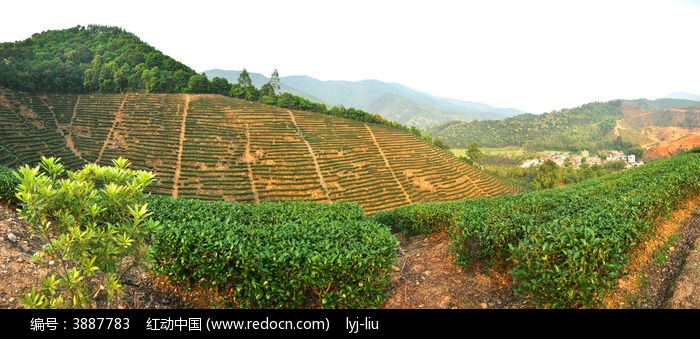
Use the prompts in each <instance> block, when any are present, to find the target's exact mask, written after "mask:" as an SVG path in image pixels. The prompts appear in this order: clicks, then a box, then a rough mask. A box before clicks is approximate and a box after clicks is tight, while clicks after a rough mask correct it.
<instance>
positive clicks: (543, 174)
mask: <svg viewBox="0 0 700 339" xmlns="http://www.w3.org/2000/svg"><path fill="white" fill-rule="evenodd" d="M562 179H563V177H562V169H561V167H559V165H557V163H555V162H554V161H552V160H547V161H545V162H544V163H543V164H542V165H539V166H538V168H537V173H535V177H534V178H533V179H532V183H533V184H534V185H535V187H537V188H539V189H544V188H554V187H556V186H557V185H559V184H560V183H561V182H562Z"/></svg>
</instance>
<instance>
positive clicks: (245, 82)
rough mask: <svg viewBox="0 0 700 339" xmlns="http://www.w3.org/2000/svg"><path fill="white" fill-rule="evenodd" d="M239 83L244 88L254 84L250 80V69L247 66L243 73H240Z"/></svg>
mask: <svg viewBox="0 0 700 339" xmlns="http://www.w3.org/2000/svg"><path fill="white" fill-rule="evenodd" d="M238 84H239V85H241V87H243V88H246V87H248V86H253V82H252V81H251V80H250V75H248V70H246V69H245V68H244V69H243V70H242V71H241V74H239V75H238Z"/></svg>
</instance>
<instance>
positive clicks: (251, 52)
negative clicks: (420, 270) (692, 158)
mask: <svg viewBox="0 0 700 339" xmlns="http://www.w3.org/2000/svg"><path fill="white" fill-rule="evenodd" d="M2 12H3V15H2V17H3V20H1V21H0V42H7V41H16V40H23V39H26V38H28V37H30V36H31V34H33V33H37V32H41V31H44V30H49V29H63V28H69V27H73V26H76V25H84V26H86V25H88V24H101V25H111V26H120V27H122V28H124V29H125V30H127V31H129V32H132V33H134V34H136V35H137V36H139V37H140V38H141V39H142V40H144V41H145V42H147V43H148V44H150V45H152V46H154V47H155V48H157V49H159V50H161V51H162V52H164V53H165V54H167V55H169V56H171V57H173V58H175V59H177V60H179V61H182V62H183V63H185V64H187V65H189V66H190V67H192V68H194V69H195V70H196V71H197V72H203V71H205V70H208V69H212V68H220V69H236V70H240V69H243V68H247V69H248V71H250V72H258V73H263V74H265V75H269V74H270V73H272V71H273V70H274V69H278V70H279V73H280V75H281V76H287V75H302V74H303V75H309V76H312V77H315V78H318V79H321V80H351V81H356V80H363V79H377V80H380V81H385V82H397V83H400V84H403V85H406V86H408V87H411V88H414V89H417V90H420V91H424V92H427V93H430V94H433V95H437V96H444V97H451V98H456V99H462V100H468V101H477V102H483V103H487V104H490V105H493V106H497V107H514V108H519V109H521V110H525V111H528V112H532V113H542V112H545V111H551V110H555V109H560V108H565V107H574V106H578V105H581V104H583V103H586V102H590V101H606V100H610V99H618V98H629V99H634V98H640V97H646V98H650V99H653V98H657V97H661V96H664V95H667V94H669V93H671V92H675V91H685V92H690V93H694V94H700V43H698V37H699V36H700V1H698V0H654V1H647V0H636V1H626V0H625V1H621V0H603V1H599V0H583V1H571V0H567V1H544V0H534V1H533V0H528V1H518V0H483V1H465V0H461V1H460V0H452V1H450V0H426V1H410V0H409V1H407V0H403V1H394V0H352V1H334V0H325V1H324V0H318V1H315V0H294V1H292V0H265V1H253V0H246V1H210V0H197V1H148V0H140V1H132V0H121V1H110V2H101V1H95V0H92V1H78V0H63V1H36V0H22V1H11V2H4V3H3V5H2Z"/></svg>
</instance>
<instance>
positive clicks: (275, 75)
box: [268, 68, 280, 93]
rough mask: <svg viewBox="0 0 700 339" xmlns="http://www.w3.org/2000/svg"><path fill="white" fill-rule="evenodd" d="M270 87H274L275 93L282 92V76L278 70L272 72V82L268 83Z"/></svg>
mask: <svg viewBox="0 0 700 339" xmlns="http://www.w3.org/2000/svg"><path fill="white" fill-rule="evenodd" d="M268 83H269V84H270V86H272V89H274V90H275V93H277V92H279V91H280V74H279V72H277V69H276V68H275V70H274V71H273V72H272V75H271V76H270V81H269V82H268Z"/></svg>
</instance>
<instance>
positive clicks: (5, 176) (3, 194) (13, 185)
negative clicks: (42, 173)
mask: <svg viewBox="0 0 700 339" xmlns="http://www.w3.org/2000/svg"><path fill="white" fill-rule="evenodd" d="M18 184H19V180H18V179H17V177H15V175H14V174H13V170H12V169H11V168H9V167H5V166H0V201H4V202H7V203H12V204H15V203H17V202H18V200H17V197H16V196H15V190H16V189H17V185H18Z"/></svg>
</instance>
